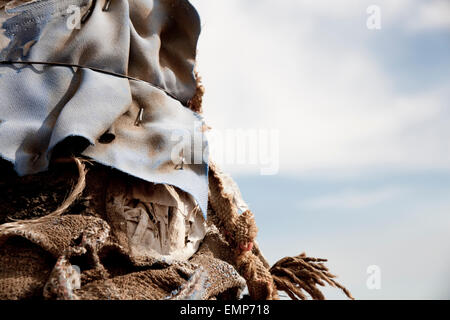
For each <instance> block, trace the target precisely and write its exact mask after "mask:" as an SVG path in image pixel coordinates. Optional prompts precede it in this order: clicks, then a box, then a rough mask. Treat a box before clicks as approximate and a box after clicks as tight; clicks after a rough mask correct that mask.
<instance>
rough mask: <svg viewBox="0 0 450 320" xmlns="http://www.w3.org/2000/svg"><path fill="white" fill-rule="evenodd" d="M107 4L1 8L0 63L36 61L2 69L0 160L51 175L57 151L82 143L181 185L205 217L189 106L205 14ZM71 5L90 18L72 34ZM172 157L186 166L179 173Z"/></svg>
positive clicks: (199, 137) (85, 0)
mask: <svg viewBox="0 0 450 320" xmlns="http://www.w3.org/2000/svg"><path fill="white" fill-rule="evenodd" d="M103 5H104V3H103V1H92V0H91V1H89V0H46V1H45V0H38V1H31V2H28V3H25V4H22V5H19V6H16V7H13V6H12V5H9V4H8V5H6V7H5V8H4V9H1V10H0V60H1V61H4V62H5V61H6V62H11V61H16V62H28V63H31V64H19V63H6V64H2V65H0V155H1V156H2V157H3V158H5V159H7V160H9V161H11V162H13V163H14V164H15V168H16V171H17V172H18V173H19V174H20V175H25V174H33V173H37V172H40V171H44V170H46V169H47V168H48V164H49V159H50V157H51V153H52V150H53V149H54V147H55V146H56V145H57V144H59V143H60V142H62V141H63V140H64V139H66V138H67V137H71V136H79V137H83V138H85V139H87V140H88V141H89V143H90V146H89V147H88V148H87V149H86V150H84V152H83V154H84V155H86V156H89V157H90V158H92V159H94V160H95V161H97V162H99V163H102V164H104V165H107V166H111V167H114V168H116V169H119V170H121V171H123V172H126V173H128V174H131V175H133V176H136V177H138V178H141V179H143V180H146V181H149V182H155V183H165V184H170V185H173V186H176V187H178V188H180V189H182V190H184V191H186V192H188V193H190V194H191V195H192V196H193V197H194V199H195V200H196V201H197V202H198V204H199V206H200V208H201V210H202V211H203V213H206V209H207V202H208V180H207V172H208V163H207V159H208V152H207V143H206V141H205V139H204V136H203V134H202V124H203V122H202V119H201V117H200V116H199V115H197V114H196V113H194V112H192V111H191V110H189V109H187V108H186V107H184V106H183V104H186V103H187V101H188V100H189V99H191V98H192V97H193V96H194V94H195V88H196V80H195V77H194V74H193V68H194V63H195V53H196V45H197V39H198V35H199V32H200V21H199V18H198V14H197V12H196V11H195V9H194V8H193V7H192V6H191V5H190V3H189V2H188V1H186V0H113V1H112V2H111V5H110V8H109V10H108V11H103V10H102V7H103ZM74 7H75V8H79V9H80V10H79V15H80V17H82V16H88V18H87V20H85V21H84V22H83V23H82V22H80V23H79V25H76V24H75V27H74V28H72V27H73V26H74V24H73V21H74V20H73V19H74V18H76V17H74V16H73V12H74V11H73V9H74ZM90 9H91V10H92V13H91V14H90V15H88V12H89V10H90ZM33 62H37V63H33ZM38 63H44V64H38ZM45 63H53V65H49V64H45ZM54 63H59V64H67V65H77V66H83V67H69V66H62V65H54ZM115 74H119V75H123V76H126V77H122V76H118V75H115ZM130 77H131V78H134V79H130ZM136 79H138V80H136ZM105 133H107V134H108V137H109V139H108V141H103V140H102V139H100V137H102V136H103V135H104V134H105ZM181 150H183V151H181ZM191 151H194V152H191ZM199 153H200V155H199ZM174 155H175V156H174ZM174 158H178V160H179V161H180V162H181V161H182V159H184V161H186V164H184V165H182V170H180V167H179V164H180V163H174V161H173V160H174ZM194 158H195V159H194ZM194 160H195V161H194Z"/></svg>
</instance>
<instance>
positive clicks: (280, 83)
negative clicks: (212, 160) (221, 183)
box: [192, 0, 450, 173]
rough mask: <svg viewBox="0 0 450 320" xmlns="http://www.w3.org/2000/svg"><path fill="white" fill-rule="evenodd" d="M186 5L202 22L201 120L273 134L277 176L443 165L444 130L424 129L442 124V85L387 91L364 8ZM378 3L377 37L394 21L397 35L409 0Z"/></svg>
mask: <svg viewBox="0 0 450 320" xmlns="http://www.w3.org/2000/svg"><path fill="white" fill-rule="evenodd" d="M192 2H193V4H194V5H196V6H197V7H198V9H199V12H200V14H201V17H202V22H203V32H202V35H201V40H200V46H199V70H200V73H201V75H202V76H203V79H204V83H205V86H206V90H207V91H206V96H205V106H204V107H205V116H206V119H207V121H208V122H209V123H210V124H211V125H212V126H213V127H216V128H218V129H220V130H225V129H227V128H246V127H250V128H263V129H271V128H273V129H279V130H280V138H281V141H280V157H281V159H280V166H281V172H288V173H302V172H308V171H311V170H312V171H321V170H328V169H338V170H353V169H355V168H367V167H373V166H377V167H394V168H398V167H401V168H413V169H414V168H430V167H433V168H434V167H442V168H450V152H449V151H448V149H449V148H446V146H447V145H448V144H447V142H444V140H443V139H442V137H449V136H450V128H448V126H444V125H436V126H435V128H434V130H429V127H430V125H431V126H434V124H438V123H439V122H440V120H441V119H442V118H443V117H447V118H448V114H447V115H446V114H445V108H446V107H448V99H444V98H443V94H445V93H446V92H447V91H446V90H445V88H447V87H448V85H449V83H442V87H441V88H435V89H433V90H431V91H424V92H417V93H401V92H396V90H395V89H394V87H395V86H394V80H393V75H392V74H389V72H388V71H385V70H384V69H383V68H382V67H381V65H380V61H378V60H377V59H375V58H374V55H373V52H370V51H368V46H367V41H369V40H370V31H367V30H366V23H365V19H366V11H365V10H366V7H367V5H368V4H371V3H369V2H367V3H365V2H360V1H351V0H348V1H343V2H340V3H339V5H336V4H335V2H334V1H294V0H284V1H277V2H273V1H259V2H258V1H257V2H255V1H244V2H243V1H237V0H227V1H219V0H217V1H209V0H195V1H192ZM379 2H380V4H379V5H380V6H381V8H382V10H383V16H384V17H386V19H384V20H383V21H385V23H386V24H388V25H387V26H386V25H384V26H383V30H386V28H388V27H389V26H390V25H391V24H393V23H394V22H397V23H401V24H405V28H406V24H407V21H408V20H407V19H408V12H416V6H414V4H416V5H417V2H412V1H394V2H395V4H392V3H393V2H392V1H379ZM411 3H412V4H411ZM405 19H406V20H405ZM405 21H406V22H405ZM383 32H385V31H383ZM386 32H387V31H386ZM446 140H448V139H445V141H446ZM414 141H416V142H417V143H414ZM424 150H426V152H424ZM225 169H227V170H230V171H234V172H240V171H244V172H246V173H248V172H249V171H248V170H249V169H248V167H247V166H245V167H239V166H231V167H227V168H225ZM255 169H257V168H255ZM255 172H257V171H256V170H255Z"/></svg>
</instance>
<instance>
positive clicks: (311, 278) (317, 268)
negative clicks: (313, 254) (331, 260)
mask: <svg viewBox="0 0 450 320" xmlns="http://www.w3.org/2000/svg"><path fill="white" fill-rule="evenodd" d="M326 261H327V260H326V259H318V258H310V257H307V256H306V254H305V253H302V254H300V255H298V256H296V257H286V258H283V259H281V260H280V261H278V262H277V263H275V264H274V265H273V267H272V268H270V273H271V274H272V277H273V279H274V282H275V285H276V286H277V288H278V290H282V291H285V292H286V293H287V294H288V295H289V297H290V298H291V299H293V300H298V299H299V298H300V299H302V300H306V299H307V296H306V295H305V294H304V293H303V292H302V291H304V292H306V293H308V294H309V295H310V296H311V298H312V299H314V300H324V299H325V297H324V295H323V294H322V292H320V290H319V289H318V288H317V286H318V285H319V286H325V284H326V283H328V284H329V285H330V286H332V287H335V288H339V289H341V290H342V291H343V292H344V293H345V295H346V296H347V297H348V298H350V299H352V300H353V299H354V298H353V297H352V295H351V293H350V292H349V291H348V290H347V288H345V287H343V286H342V285H341V284H339V283H338V282H336V281H335V280H334V278H336V276H335V275H333V274H331V273H330V272H329V270H328V268H327V267H326V266H325V265H324V264H323V262H326Z"/></svg>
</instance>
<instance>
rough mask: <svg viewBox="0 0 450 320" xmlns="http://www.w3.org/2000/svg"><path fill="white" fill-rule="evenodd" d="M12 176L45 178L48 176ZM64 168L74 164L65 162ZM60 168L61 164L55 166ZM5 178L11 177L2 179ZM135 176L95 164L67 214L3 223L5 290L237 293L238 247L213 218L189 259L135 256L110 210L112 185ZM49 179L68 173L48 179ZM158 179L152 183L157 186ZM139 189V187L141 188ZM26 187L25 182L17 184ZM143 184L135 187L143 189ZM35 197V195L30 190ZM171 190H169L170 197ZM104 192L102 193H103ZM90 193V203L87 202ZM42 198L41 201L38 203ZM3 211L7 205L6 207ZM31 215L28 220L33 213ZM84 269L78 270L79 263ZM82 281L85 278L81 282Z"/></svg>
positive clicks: (82, 294)
mask: <svg viewBox="0 0 450 320" xmlns="http://www.w3.org/2000/svg"><path fill="white" fill-rule="evenodd" d="M53 170H57V169H52V170H51V171H50V172H47V173H45V175H40V176H39V177H37V176H30V177H29V178H27V181H25V180H24V179H25V178H24V177H16V178H14V177H10V178H6V180H7V181H6V182H9V183H12V182H13V180H14V179H17V180H19V181H20V182H21V183H20V184H13V186H14V185H15V186H17V185H20V186H22V188H23V191H25V192H26V193H28V194H30V191H29V189H30V188H25V187H24V186H25V185H27V184H31V185H33V186H34V187H35V189H36V190H35V193H36V194H40V196H39V197H38V198H37V202H38V203H41V202H43V201H44V200H42V199H43V198H42V194H41V193H40V192H39V190H38V189H39V188H38V185H39V183H40V181H42V179H45V176H50V175H52V174H55V173H54V172H52V171H53ZM60 172H65V173H66V175H67V176H70V173H71V172H72V174H74V172H73V171H72V170H71V169H70V167H68V166H67V165H64V166H63V168H61V169H60ZM56 175H58V174H57V172H56ZM0 180H1V182H3V181H4V180H5V178H1V179H0ZM111 183H112V184H114V183H119V184H120V183H122V184H125V185H134V184H136V178H132V177H128V178H127V177H126V176H125V175H124V174H123V173H120V172H117V171H114V170H109V169H107V168H103V167H101V166H98V165H95V166H94V167H93V168H91V170H90V171H89V173H88V175H87V179H86V190H85V192H84V194H83V196H82V197H81V198H80V199H79V200H77V202H76V203H74V205H73V206H72V207H70V208H69V209H68V210H67V212H66V214H64V215H62V216H59V217H51V218H49V219H41V220H39V221H37V222H35V223H24V224H20V223H18V224H13V225H14V227H9V228H8V227H5V226H8V224H2V225H0V229H1V230H0V298H2V299H23V298H36V297H37V298H39V297H44V298H47V299H225V298H227V299H236V298H238V297H239V294H240V292H241V291H242V290H243V288H244V286H245V280H244V279H243V278H242V277H241V276H239V274H238V273H237V272H236V270H235V268H234V267H233V266H232V265H231V264H230V263H232V262H233V260H232V254H231V250H230V248H229V246H228V244H227V243H226V241H225V240H224V239H223V238H222V237H221V236H220V235H219V234H218V232H217V229H215V228H214V226H209V227H208V233H207V234H206V236H205V238H204V239H202V243H201V245H200V247H199V248H198V250H197V251H196V253H195V254H194V255H193V256H192V257H191V258H190V259H185V260H184V261H181V260H179V261H169V260H164V259H135V258H134V257H133V252H132V250H131V249H130V247H129V246H128V247H123V246H122V245H121V243H120V237H118V235H120V230H116V229H115V224H114V223H112V222H111V220H110V215H108V212H107V211H108V210H107V205H106V203H107V202H108V198H109V197H108V194H109V192H110V190H111V188H108V185H110V184H111ZM48 184H49V187H51V188H53V189H54V190H57V188H56V186H57V185H61V184H64V181H58V180H55V181H48ZM151 186H152V184H149V187H151ZM138 189H139V188H138ZM16 191H17V194H20V189H16ZM140 193H141V192H136V194H140ZM30 198H32V199H33V198H34V197H33V196H32V195H30ZM163 198H164V197H163ZM102 199H103V200H102ZM86 201H88V202H89V203H88V204H86ZM38 203H36V204H38ZM0 214H2V213H0ZM27 221H28V220H27ZM77 267H78V268H79V269H80V271H81V272H80V274H79V275H78V274H77V272H76V270H77ZM78 284H79V286H78Z"/></svg>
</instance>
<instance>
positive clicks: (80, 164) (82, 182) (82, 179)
mask: <svg viewBox="0 0 450 320" xmlns="http://www.w3.org/2000/svg"><path fill="white" fill-rule="evenodd" d="M73 161H74V162H75V164H76V165H77V168H78V174H79V176H78V181H77V183H76V184H75V186H74V187H73V189H72V191H71V192H70V194H69V196H68V197H67V198H66V199H65V200H64V202H63V203H62V204H61V205H60V206H59V207H58V208H57V209H56V210H55V211H53V212H52V213H50V214H48V215H45V216H43V217H39V218H35V219H29V220H18V221H14V222H10V223H5V224H2V225H0V232H2V231H6V230H8V229H13V228H18V227H23V226H26V225H29V224H32V223H37V222H43V221H45V220H50V219H52V218H54V217H57V216H60V215H61V214H63V213H64V212H65V211H66V210H67V209H68V208H69V207H70V206H71V205H72V204H73V203H74V202H75V201H76V200H77V199H78V198H79V197H80V196H81V194H82V193H83V190H84V188H85V186H86V174H87V169H86V166H85V164H84V162H85V160H82V159H80V158H73Z"/></svg>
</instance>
